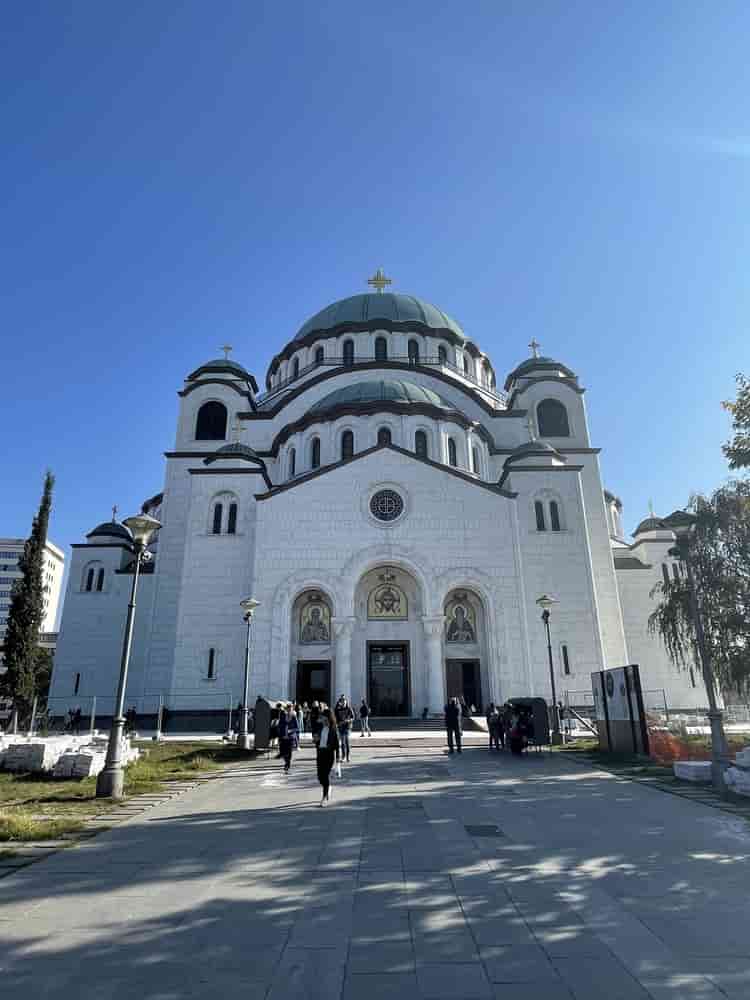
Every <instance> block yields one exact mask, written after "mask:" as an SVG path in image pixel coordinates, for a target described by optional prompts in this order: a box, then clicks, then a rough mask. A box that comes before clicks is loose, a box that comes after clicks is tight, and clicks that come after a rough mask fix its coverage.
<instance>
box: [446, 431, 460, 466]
mask: <svg viewBox="0 0 750 1000" xmlns="http://www.w3.org/2000/svg"><path fill="white" fill-rule="evenodd" d="M448 465H452V466H453V467H454V468H455V467H456V466H457V465H458V457H457V455H456V442H455V441H454V440H453V438H448Z"/></svg>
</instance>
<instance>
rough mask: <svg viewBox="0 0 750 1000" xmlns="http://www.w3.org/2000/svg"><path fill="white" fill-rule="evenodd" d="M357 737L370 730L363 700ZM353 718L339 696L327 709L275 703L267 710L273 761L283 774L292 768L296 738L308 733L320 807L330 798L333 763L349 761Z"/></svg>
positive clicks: (319, 705) (320, 704) (318, 704)
mask: <svg viewBox="0 0 750 1000" xmlns="http://www.w3.org/2000/svg"><path fill="white" fill-rule="evenodd" d="M359 720H360V736H364V735H365V732H366V733H367V734H368V735H369V736H372V731H371V730H370V707H369V705H368V704H367V702H366V701H365V700H364V699H363V700H362V704H361V705H360V708H359ZM354 721H355V715H354V710H353V708H352V706H351V705H350V704H349V700H348V699H347V697H346V696H345V695H343V694H342V695H341V696H340V697H339V699H338V701H337V702H336V704H335V705H334V707H333V708H331V707H330V706H329V705H326V703H325V702H319V701H313V703H312V704H311V705H310V706H309V707H308V705H307V703H306V702H305V703H303V704H300V703H299V702H294V703H293V702H287V703H283V702H278V703H277V704H276V706H275V707H274V708H272V709H271V742H272V743H273V742H274V740H278V745H279V752H278V755H277V759H279V760H283V761H284V773H285V774H288V773H289V770H290V768H291V766H292V755H293V753H294V751H295V750H297V749H298V748H299V741H300V737H301V736H302V735H303V733H306V732H308V733H310V735H311V737H312V741H313V745H314V747H315V755H316V764H317V772H318V781H319V782H320V786H321V789H322V792H323V797H322V799H321V801H320V804H321V806H324V805H326V804H327V803H328V802H329V801H330V797H331V771H332V770H333V765H334V763H335V764H336V765H337V767H338V768H339V769H340V767H341V764H342V763H344V762H348V761H349V760H350V759H351V743H350V741H349V737H350V736H351V731H352V726H353V725H354Z"/></svg>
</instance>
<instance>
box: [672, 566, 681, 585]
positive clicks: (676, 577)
mask: <svg viewBox="0 0 750 1000" xmlns="http://www.w3.org/2000/svg"><path fill="white" fill-rule="evenodd" d="M672 576H673V577H674V580H675V583H679V582H680V567H679V565H678V564H677V563H672Z"/></svg>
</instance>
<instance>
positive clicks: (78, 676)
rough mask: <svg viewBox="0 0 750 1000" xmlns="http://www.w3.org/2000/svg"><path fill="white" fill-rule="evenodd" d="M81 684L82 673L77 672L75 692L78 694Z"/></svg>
mask: <svg viewBox="0 0 750 1000" xmlns="http://www.w3.org/2000/svg"><path fill="white" fill-rule="evenodd" d="M80 686H81V675H80V674H76V680H75V684H74V685H73V694H78V688H79V687H80Z"/></svg>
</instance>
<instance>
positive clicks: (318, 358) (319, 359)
mask: <svg viewBox="0 0 750 1000" xmlns="http://www.w3.org/2000/svg"><path fill="white" fill-rule="evenodd" d="M324 357H325V354H324V351H323V348H322V347H316V348H315V364H316V365H322V364H323V358H324Z"/></svg>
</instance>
